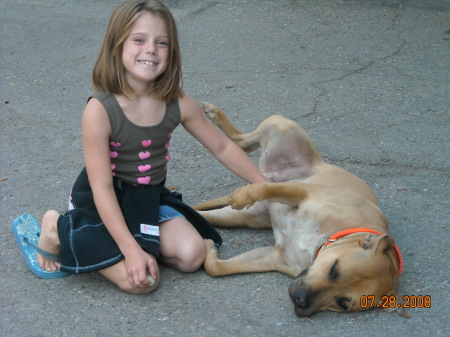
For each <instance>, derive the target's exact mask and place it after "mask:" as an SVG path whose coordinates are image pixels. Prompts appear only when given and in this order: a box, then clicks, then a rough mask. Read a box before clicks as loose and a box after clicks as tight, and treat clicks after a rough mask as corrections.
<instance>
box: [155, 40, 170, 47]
mask: <svg viewBox="0 0 450 337" xmlns="http://www.w3.org/2000/svg"><path fill="white" fill-rule="evenodd" d="M157 44H158V46H163V47H167V46H168V45H169V43H168V42H167V41H158V42H157Z"/></svg>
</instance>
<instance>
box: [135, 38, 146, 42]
mask: <svg viewBox="0 0 450 337" xmlns="http://www.w3.org/2000/svg"><path fill="white" fill-rule="evenodd" d="M134 42H136V43H144V40H143V39H140V38H136V39H134Z"/></svg>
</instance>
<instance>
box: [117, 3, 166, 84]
mask: <svg viewBox="0 0 450 337" xmlns="http://www.w3.org/2000/svg"><path fill="white" fill-rule="evenodd" d="M168 44H169V41H168V34H167V29H166V25H165V23H164V21H163V20H162V19H161V18H160V17H158V16H156V15H154V14H151V13H148V12H146V13H143V14H142V15H141V16H140V17H139V18H138V19H137V20H136V22H135V24H134V26H133V28H132V29H131V32H130V35H129V36H128V37H127V39H126V40H125V43H124V45H123V52H122V59H123V64H124V67H125V69H126V79H127V81H128V83H129V84H130V85H131V86H132V87H134V88H135V89H138V87H145V88H146V87H148V86H149V85H151V84H152V83H153V82H154V81H155V80H156V78H158V76H160V75H161V74H162V73H163V72H164V71H165V70H166V68H167V57H168Z"/></svg>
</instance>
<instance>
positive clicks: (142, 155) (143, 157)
mask: <svg viewBox="0 0 450 337" xmlns="http://www.w3.org/2000/svg"><path fill="white" fill-rule="evenodd" d="M148 157H150V152H148V151H145V152H144V151H141V152H139V158H141V159H142V160H144V159H147V158H148Z"/></svg>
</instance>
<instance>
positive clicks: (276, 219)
mask: <svg viewBox="0 0 450 337" xmlns="http://www.w3.org/2000/svg"><path fill="white" fill-rule="evenodd" d="M270 217H271V221H272V227H273V233H274V239H275V244H276V245H277V246H279V247H282V248H283V251H284V254H285V257H286V259H287V260H288V261H289V263H290V264H291V265H295V266H299V267H300V269H304V268H307V267H309V266H310V265H311V264H312V262H313V260H314V255H315V252H316V250H317V247H319V246H320V245H321V244H322V243H323V242H324V240H325V239H326V236H325V235H324V234H322V233H320V225H319V223H318V222H317V221H316V220H315V219H313V218H312V217H310V216H309V215H308V212H307V211H305V210H303V209H302V208H293V207H290V206H287V205H283V204H279V203H275V202H273V203H271V204H270Z"/></svg>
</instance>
